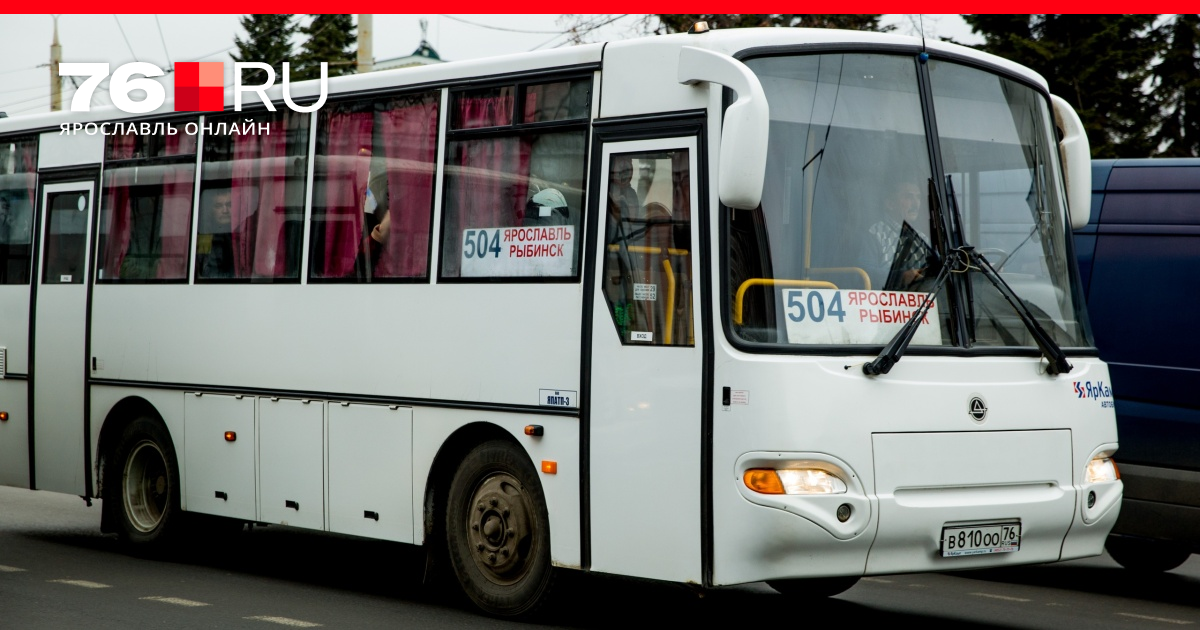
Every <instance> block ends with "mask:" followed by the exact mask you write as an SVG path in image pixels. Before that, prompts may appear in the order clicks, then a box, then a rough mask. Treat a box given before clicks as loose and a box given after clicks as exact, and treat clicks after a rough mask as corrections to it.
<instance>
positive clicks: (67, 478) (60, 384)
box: [30, 157, 98, 495]
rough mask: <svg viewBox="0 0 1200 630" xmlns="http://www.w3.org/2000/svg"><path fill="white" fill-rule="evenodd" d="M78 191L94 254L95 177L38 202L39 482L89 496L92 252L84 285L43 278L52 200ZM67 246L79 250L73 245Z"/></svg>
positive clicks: (86, 240)
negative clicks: (87, 404)
mask: <svg viewBox="0 0 1200 630" xmlns="http://www.w3.org/2000/svg"><path fill="white" fill-rule="evenodd" d="M40 159H41V158H40V157H39V160H40ZM74 193H79V194H80V195H81V197H83V196H85V201H83V202H82V207H80V208H79V211H80V212H84V213H85V215H84V221H83V222H81V223H82V225H80V226H79V227H80V229H82V230H85V231H86V233H85V234H83V235H82V236H83V239H82V241H81V243H80V244H77V245H76V247H78V246H80V245H81V246H82V247H83V252H90V251H91V239H92V235H91V231H90V230H88V229H87V227H86V226H90V225H91V224H92V217H93V212H94V211H95V208H96V205H97V204H96V197H97V196H98V195H97V194H96V193H97V190H96V186H95V182H94V181H93V180H91V179H86V180H83V181H75V182H63V183H54V184H46V185H44V186H43V187H42V192H41V203H39V204H38V206H39V212H40V213H41V216H42V222H41V226H42V227H41V229H40V231H41V234H38V235H37V236H36V239H37V242H39V243H41V249H40V251H39V253H38V258H39V260H38V261H37V262H36V263H35V264H34V267H33V269H34V274H33V278H32V281H33V282H35V283H37V285H38V286H37V294H36V300H37V305H36V308H35V310H34V321H33V324H34V331H33V332H34V334H33V353H34V361H33V370H32V372H33V373H32V374H31V375H30V377H31V378H32V379H33V402H34V406H33V408H34V414H35V418H34V423H33V434H34V435H33V438H34V449H33V461H34V473H33V474H34V480H33V483H34V486H35V489H37V490H50V491H53V492H66V493H70V494H78V495H83V494H86V493H87V481H86V479H87V478H86V471H85V470H84V457H83V455H84V449H85V448H87V446H86V444H87V443H86V439H85V436H84V431H83V424H84V409H83V405H84V396H83V394H84V370H85V369H86V368H85V366H86V364H87V357H86V356H85V348H86V344H85V338H86V334H85V333H86V331H87V324H86V321H87V319H86V312H87V299H88V289H89V287H90V285H89V284H88V283H87V281H86V279H87V278H88V277H89V274H91V268H92V265H91V260H90V259H89V258H88V257H87V256H86V255H84V256H82V258H81V260H82V268H81V271H80V273H81V274H82V275H83V278H84V281H83V282H81V283H78V284H74V283H70V282H69V281H68V283H65V284H53V283H50V284H47V283H44V282H43V281H42V275H43V272H42V269H43V267H44V266H45V261H46V251H47V247H46V233H47V229H46V222H47V221H48V220H49V219H48V218H47V217H48V212H47V210H46V207H47V203H46V202H47V199H48V198H49V196H50V195H54V194H74ZM72 212H73V211H72ZM65 233H68V232H64V234H65ZM71 233H73V232H71ZM63 250H64V251H77V249H76V248H70V247H67V246H64V248H63ZM72 275H73V274H72Z"/></svg>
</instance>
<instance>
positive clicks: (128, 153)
mask: <svg viewBox="0 0 1200 630" xmlns="http://www.w3.org/2000/svg"><path fill="white" fill-rule="evenodd" d="M137 139H138V137H137V136H136V135H133V134H126V135H123V136H109V137H108V150H107V151H105V154H106V155H105V156H104V159H106V160H128V159H130V158H133V157H136V155H135V152H136V151H137Z"/></svg>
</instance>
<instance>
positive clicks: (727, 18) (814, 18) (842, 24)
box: [652, 13, 892, 34]
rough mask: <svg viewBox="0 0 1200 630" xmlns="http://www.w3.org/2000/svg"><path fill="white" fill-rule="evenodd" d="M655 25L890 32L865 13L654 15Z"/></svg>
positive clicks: (670, 29)
mask: <svg viewBox="0 0 1200 630" xmlns="http://www.w3.org/2000/svg"><path fill="white" fill-rule="evenodd" d="M653 17H656V18H658V21H659V26H658V27H657V28H654V29H652V30H653V32H655V33H659V34H661V33H681V32H683V31H686V30H688V29H689V28H690V27H691V26H692V25H693V24H695V23H696V22H700V21H704V22H708V26H709V28H748V27H754V26H800V27H811V28H844V29H850V30H856V31H890V30H892V27H891V26H880V24H879V19H880V18H881V17H883V15H882V14H879V15H867V14H818V13H795V14H717V15H681V14H667V15H655V16H653Z"/></svg>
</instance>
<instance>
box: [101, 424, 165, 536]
mask: <svg viewBox="0 0 1200 630" xmlns="http://www.w3.org/2000/svg"><path fill="white" fill-rule="evenodd" d="M108 466H109V469H108V472H107V473H106V474H105V484H104V486H105V487H104V489H105V493H104V495H105V497H104V498H105V502H106V503H109V502H112V504H113V506H114V507H115V510H116V512H117V515H116V516H117V518H116V521H117V534H118V536H119V537H120V538H121V540H122V541H125V542H127V543H131V544H133V545H136V546H139V547H143V546H147V547H148V546H151V545H153V544H155V543H161V542H163V541H164V540H167V539H168V538H169V537H170V536H171V534H172V532H173V531H174V530H175V529H176V527H177V525H176V523H177V521H179V520H180V508H179V469H178V465H177V464H176V460H175V449H174V446H173V445H172V443H171V438H170V436H169V435H168V434H167V431H166V429H165V428H164V427H163V426H162V424H161V423H159V422H157V421H155V420H153V419H151V418H146V417H142V418H138V419H137V420H134V421H133V422H131V423H130V424H129V426H127V427H125V429H124V431H122V432H121V437H120V439H119V440H118V442H117V446H116V449H115V450H114V451H113V454H112V458H111V459H110V460H109V463H108Z"/></svg>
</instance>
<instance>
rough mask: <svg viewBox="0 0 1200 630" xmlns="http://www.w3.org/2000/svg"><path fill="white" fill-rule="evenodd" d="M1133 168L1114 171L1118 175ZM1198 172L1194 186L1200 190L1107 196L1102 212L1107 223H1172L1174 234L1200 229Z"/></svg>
mask: <svg viewBox="0 0 1200 630" xmlns="http://www.w3.org/2000/svg"><path fill="white" fill-rule="evenodd" d="M1126 170H1129V169H1123V168H1118V169H1113V178H1114V179H1115V178H1116V174H1117V173H1120V172H1122V171H1126ZM1190 170H1194V171H1195V172H1196V180H1197V181H1195V182H1193V186H1194V187H1195V188H1197V190H1192V191H1176V192H1152V193H1146V192H1140V193H1128V192H1117V193H1114V192H1110V193H1108V194H1107V195H1105V197H1104V209H1103V210H1102V211H1101V216H1102V217H1103V221H1102V222H1103V224H1104V226H1105V227H1107V226H1109V225H1117V224H1125V223H1141V224H1148V225H1155V224H1168V225H1172V226H1175V227H1172V231H1175V230H1178V229H1180V228H1181V227H1183V228H1200V168H1198V169H1190Z"/></svg>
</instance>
